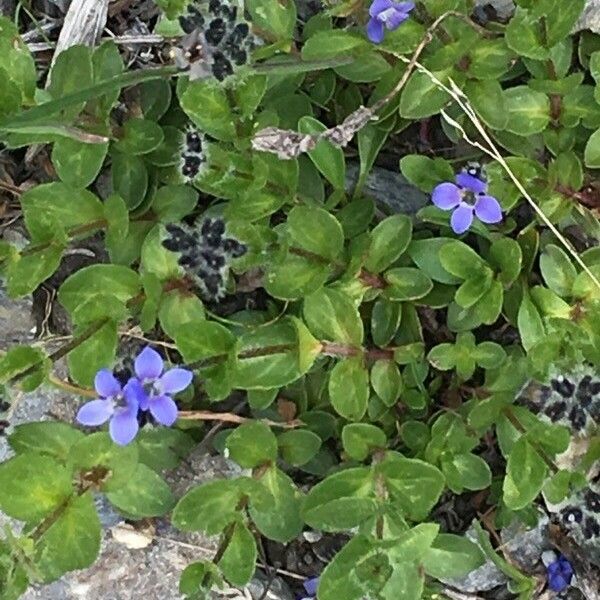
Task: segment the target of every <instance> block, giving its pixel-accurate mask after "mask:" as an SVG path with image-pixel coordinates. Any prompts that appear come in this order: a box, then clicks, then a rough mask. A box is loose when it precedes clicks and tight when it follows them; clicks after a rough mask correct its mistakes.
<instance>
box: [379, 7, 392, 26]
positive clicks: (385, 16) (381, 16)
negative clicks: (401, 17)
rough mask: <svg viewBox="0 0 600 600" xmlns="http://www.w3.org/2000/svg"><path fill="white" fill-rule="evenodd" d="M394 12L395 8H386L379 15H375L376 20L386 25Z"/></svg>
mask: <svg viewBox="0 0 600 600" xmlns="http://www.w3.org/2000/svg"><path fill="white" fill-rule="evenodd" d="M395 12H396V9H395V8H386V9H385V10H384V11H382V12H380V13H379V15H377V18H378V19H379V20H380V21H381V22H382V23H387V22H388V19H389V18H390V17H392V16H393V15H394V13H395Z"/></svg>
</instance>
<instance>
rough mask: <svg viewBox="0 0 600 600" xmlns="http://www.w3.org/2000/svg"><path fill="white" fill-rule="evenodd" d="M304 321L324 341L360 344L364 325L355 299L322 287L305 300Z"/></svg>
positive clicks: (333, 289)
mask: <svg viewBox="0 0 600 600" xmlns="http://www.w3.org/2000/svg"><path fill="white" fill-rule="evenodd" d="M303 313H304V319H305V320H306V324H307V325H308V327H309V328H310V330H311V332H312V334H313V335H315V336H317V337H318V338H320V339H323V340H330V341H336V342H344V343H347V344H356V345H360V344H361V343H362V340H363V337H364V331H363V323H362V319H361V318H360V315H359V313H358V309H357V308H356V306H355V304H354V302H353V301H352V299H351V298H350V297H349V296H347V295H346V294H344V292H342V291H339V290H337V289H335V288H321V289H320V290H319V291H317V292H314V293H313V294H311V295H310V296H306V298H304V307H303Z"/></svg>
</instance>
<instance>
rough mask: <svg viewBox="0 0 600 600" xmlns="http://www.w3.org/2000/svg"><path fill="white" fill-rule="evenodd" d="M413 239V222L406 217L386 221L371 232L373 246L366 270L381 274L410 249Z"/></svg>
mask: <svg viewBox="0 0 600 600" xmlns="http://www.w3.org/2000/svg"><path fill="white" fill-rule="evenodd" d="M411 237H412V221H411V220H410V218H409V217H407V216H406V215H394V216H392V217H388V218H387V219H384V220H383V221H381V222H380V223H378V224H377V226H376V227H375V228H374V229H373V230H372V231H371V244H370V246H369V252H368V254H367V259H366V261H365V269H367V271H371V272H372V273H381V271H384V270H385V269H387V268H388V267H389V266H390V265H391V264H392V263H393V262H394V261H395V260H396V259H397V258H398V257H399V256H400V255H401V254H402V253H403V252H404V251H405V250H406V248H407V247H408V244H409V243H410V240H411Z"/></svg>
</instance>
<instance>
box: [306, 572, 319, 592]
mask: <svg viewBox="0 0 600 600" xmlns="http://www.w3.org/2000/svg"><path fill="white" fill-rule="evenodd" d="M302 585H303V586H304V589H305V590H306V593H307V594H308V595H309V596H316V595H317V588H318V587H319V578H318V577H313V578H312V579H307V580H305V581H304V583H303V584H302Z"/></svg>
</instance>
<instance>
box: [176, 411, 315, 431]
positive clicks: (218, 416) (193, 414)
mask: <svg viewBox="0 0 600 600" xmlns="http://www.w3.org/2000/svg"><path fill="white" fill-rule="evenodd" d="M178 416H179V418H180V419H186V420H190V421H221V422H224V423H237V424H241V423H248V422H249V421H256V420H257V419H252V418H250V417H242V416H240V415H236V414H235V413H215V412H211V411H209V410H181V411H179V415H178ZM258 420H259V421H260V422H261V423H264V424H265V425H268V426H269V427H281V428H282V429H295V428H297V427H302V426H303V425H304V423H303V422H302V421H300V420H299V419H294V420H293V421H289V422H287V423H280V422H278V421H271V420H270V419H258Z"/></svg>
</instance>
